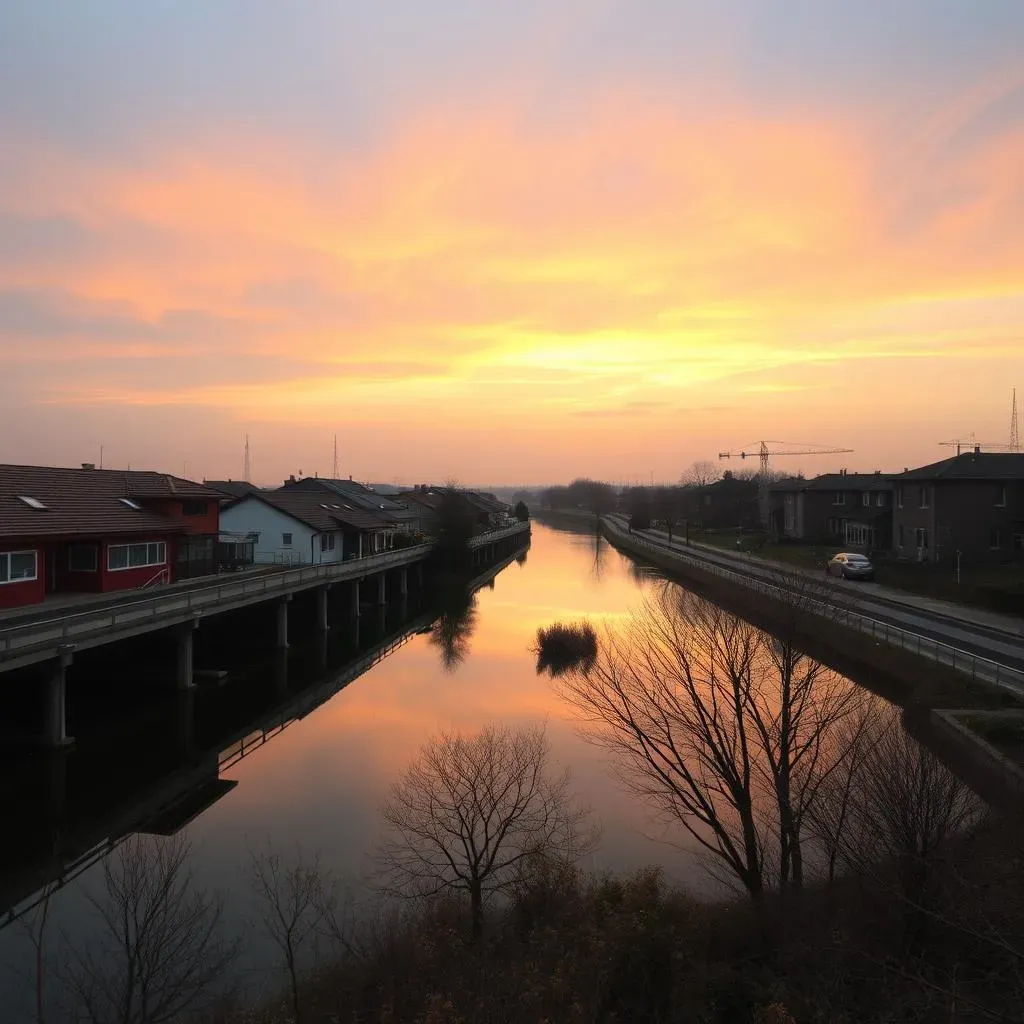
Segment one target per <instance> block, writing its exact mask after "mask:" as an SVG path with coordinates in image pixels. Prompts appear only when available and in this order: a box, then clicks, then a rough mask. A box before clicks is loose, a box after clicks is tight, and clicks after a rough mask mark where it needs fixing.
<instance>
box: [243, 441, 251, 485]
mask: <svg viewBox="0 0 1024 1024" xmlns="http://www.w3.org/2000/svg"><path fill="white" fill-rule="evenodd" d="M251 473H252V465H251V464H250V462H249V435H248V434H246V435H245V465H244V467H243V468H242V479H243V480H247V481H249V482H250V483H251V482H252V476H251Z"/></svg>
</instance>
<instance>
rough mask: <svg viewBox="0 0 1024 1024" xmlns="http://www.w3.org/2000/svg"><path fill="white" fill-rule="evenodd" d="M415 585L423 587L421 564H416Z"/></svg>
mask: <svg viewBox="0 0 1024 1024" xmlns="http://www.w3.org/2000/svg"><path fill="white" fill-rule="evenodd" d="M416 583H417V585H418V586H420V587H422V586H423V563H422V562H417V563H416Z"/></svg>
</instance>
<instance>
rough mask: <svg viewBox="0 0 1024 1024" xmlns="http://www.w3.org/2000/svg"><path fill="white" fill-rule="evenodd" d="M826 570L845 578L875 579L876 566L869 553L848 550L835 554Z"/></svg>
mask: <svg viewBox="0 0 1024 1024" xmlns="http://www.w3.org/2000/svg"><path fill="white" fill-rule="evenodd" d="M825 572H827V573H828V574H829V576H842V577H843V579H844V580H873V579H874V578H875V567H874V565H873V564H872V563H871V559H869V558H868V556H867V555H858V554H856V553H851V552H848V551H844V552H841V553H840V554H838V555H833V556H832V557H831V558H830V559H829V561H828V565H826V566H825Z"/></svg>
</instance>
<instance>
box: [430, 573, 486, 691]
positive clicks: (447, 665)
mask: <svg viewBox="0 0 1024 1024" xmlns="http://www.w3.org/2000/svg"><path fill="white" fill-rule="evenodd" d="M441 607H442V608H443V611H442V612H441V614H440V615H439V616H438V618H437V621H436V622H435V623H434V625H433V626H432V627H431V629H430V643H431V644H433V645H434V646H435V647H437V648H438V649H439V650H440V652H441V665H442V667H443V668H444V670H445V672H448V673H451V672H455V671H456V670H457V669H458V667H459V666H460V665H461V664H462V663H463V662H464V661H465V660H466V656H467V655H468V654H469V641H470V638H471V637H472V636H473V630H474V629H475V628H476V619H477V605H476V595H475V594H473V593H468V592H467V591H466V589H465V588H464V587H448V588H446V589H445V591H444V592H443V594H442V596H441Z"/></svg>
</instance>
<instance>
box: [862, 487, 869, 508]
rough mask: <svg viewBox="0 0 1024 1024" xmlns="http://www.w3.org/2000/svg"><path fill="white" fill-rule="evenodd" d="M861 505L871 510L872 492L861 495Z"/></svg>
mask: <svg viewBox="0 0 1024 1024" xmlns="http://www.w3.org/2000/svg"><path fill="white" fill-rule="evenodd" d="M860 503H861V505H863V506H864V507H865V508H870V507H871V492H870V491H864V493H863V494H861V496H860Z"/></svg>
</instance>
